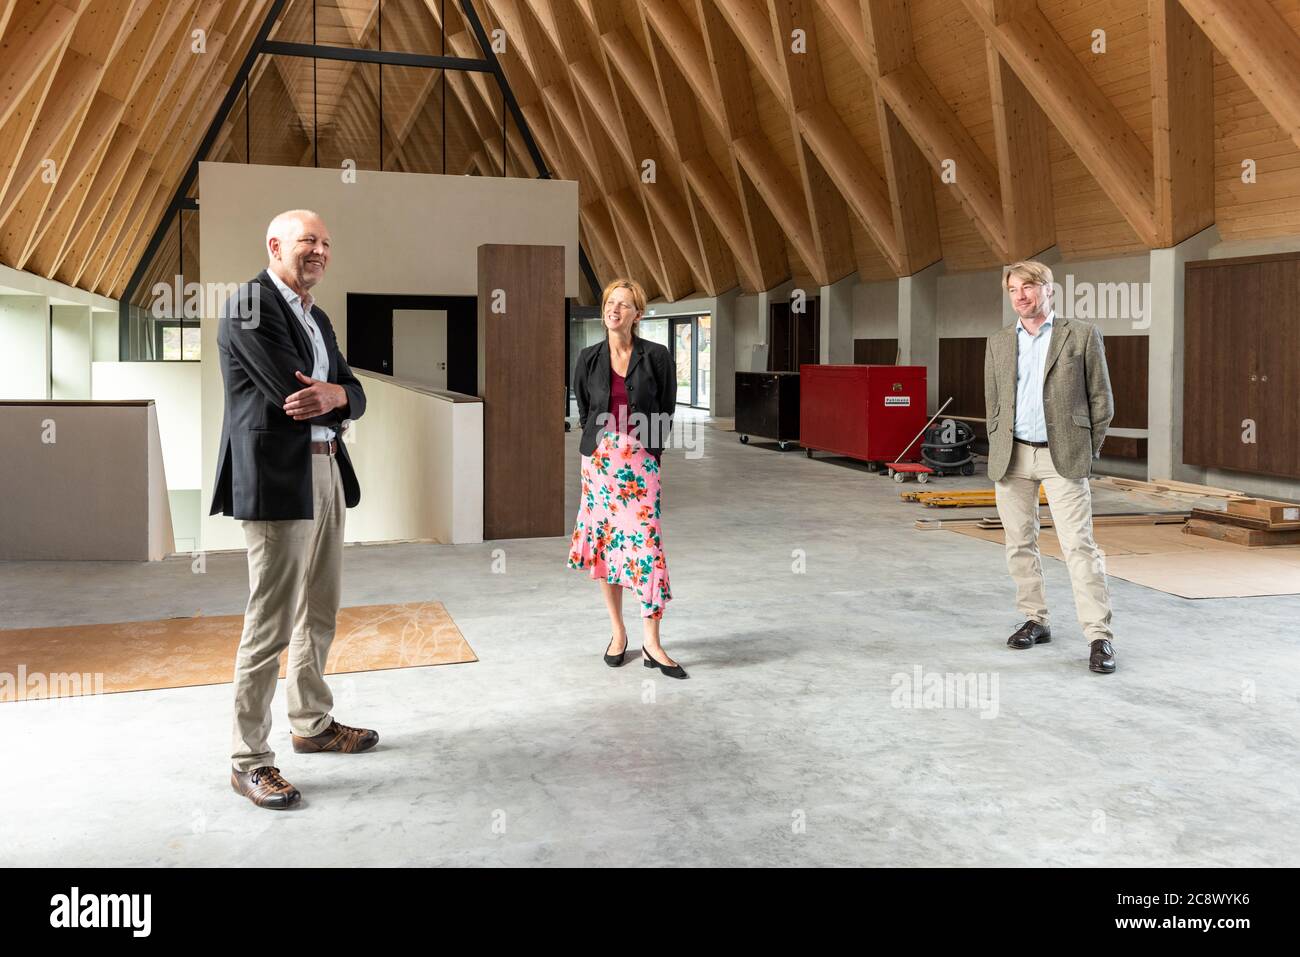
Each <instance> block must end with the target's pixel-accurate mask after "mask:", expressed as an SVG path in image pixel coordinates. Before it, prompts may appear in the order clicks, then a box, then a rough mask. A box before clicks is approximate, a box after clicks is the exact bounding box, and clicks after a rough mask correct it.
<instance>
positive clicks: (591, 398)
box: [569, 279, 686, 678]
mask: <svg viewBox="0 0 1300 957" xmlns="http://www.w3.org/2000/svg"><path fill="white" fill-rule="evenodd" d="M645 307H646V296H645V290H644V289H642V288H641V285H640V284H639V283H637V282H636V281H635V280H632V279H615V280H614V281H613V282H611V283H610V284H609V285H608V286H606V287H605V291H604V293H603V295H602V296H601V315H602V316H603V317H604V320H605V339H603V340H602V341H601V342H598V343H596V344H595V345H592V346H588V347H587V348H586V349H583V350H582V352H581V353H580V354H579V356H578V362H577V364H576V366H575V367H574V370H573V391H574V393H575V394H576V396H577V399H578V421H579V423H580V425H581V427H582V442H581V445H580V446H579V450H580V451H581V453H582V493H581V495H580V497H579V500H578V519H577V522H576V523H575V525H574V529H573V538H572V542H571V547H570V549H569V567H570V568H579V569H587V570H588V571H589V573H590V575H591V577H592V578H594V579H596V580H597V581H599V582H600V583H601V589H602V591H603V592H604V594H605V607H606V609H607V610H608V611H609V620H610V627H611V629H612V634H611V637H610V640H609V645H608V647H607V648H606V649H605V663H606V664H608V665H610V666H611V667H617V666H619V665H621V664H623V662H624V660H625V658H626V654H627V630H626V629H625V628H624V626H623V592H624V590H625V589H626V590H630V591H631V592H632V593H633V594H634V595H635V597H636V600H637V601H639V602H640V604H641V619H642V630H643V638H642V641H641V655H642V659H641V660H642V662H643V663H644V665H645V667H647V668H657V669H658V670H659V671H661V672H663V673H664V674H666V675H668V676H670V677H673V678H685V677H686V671H685V670H684V669H683V668H682V666H681V665H679V664H678V663H677V662H675V661H674V660H673V659H672V658H670V657H668V654H667V652H665V651H664V650H663V646H662V645H660V643H659V622H660V620H661V619H662V618H663V613H664V606H665V605H667V603H668V601H669V599H670V598H671V597H672V593H671V590H670V589H669V586H668V565H667V563H666V562H665V560H664V548H663V539H662V537H661V532H660V525H659V474H660V472H659V465H660V458H661V457H662V454H663V447H664V444H665V442H666V441H667V439H668V432H669V429H670V428H671V425H672V414H673V409H674V407H675V405H676V397H677V373H676V370H675V369H674V367H673V357H672V354H671V353H670V352H669V351H668V348H667V347H666V346H662V345H660V344H659V343H657V342H648V341H646V340H645V339H642V338H641V336H639V335H638V334H637V324H638V323H639V322H640V321H641V316H642V315H643V314H644V313H645Z"/></svg>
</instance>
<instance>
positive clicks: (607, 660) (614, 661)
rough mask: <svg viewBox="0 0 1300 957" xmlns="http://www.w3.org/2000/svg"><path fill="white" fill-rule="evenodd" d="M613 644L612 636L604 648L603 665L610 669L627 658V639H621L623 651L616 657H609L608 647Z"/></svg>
mask: <svg viewBox="0 0 1300 957" xmlns="http://www.w3.org/2000/svg"><path fill="white" fill-rule="evenodd" d="M613 644H614V638H613V636H610V639H609V644H608V645H606V646H605V664H607V665H609V666H610V667H611V668H617V667H618V666H619V665H621V664H622V663H623V659H625V658H626V657H627V639H626V638H624V639H623V650H622V651H620V652H619V653H618V654H616V655H611V654H610V653H609V649H610V646H612V645H613Z"/></svg>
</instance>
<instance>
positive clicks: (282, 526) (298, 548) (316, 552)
mask: <svg viewBox="0 0 1300 957" xmlns="http://www.w3.org/2000/svg"><path fill="white" fill-rule="evenodd" d="M311 478H312V498H313V500H314V503H315V512H314V514H315V516H316V517H315V518H312V519H307V520H304V521H278V522H244V523H242V524H243V526H244V540H245V541H246V542H247V543H248V591H249V595H248V610H247V611H245V612H244V633H243V636H242V637H241V638H240V640H239V654H238V655H237V656H236V657H235V732H234V752H233V753H232V754H231V763H232V764H233V765H234V766H235V767H236V768H238V769H239V770H240V771H251V770H253V769H254V768H260V767H266V766H269V765H274V764H275V753H274V752H273V751H272V750H271V746H270V742H269V740H268V736H269V734H270V732H271V699H272V698H274V697H275V683H276V680H277V679H278V678H279V674H280V653H281V652H282V651H284V649H285V648H286V647H287V648H288V649H289V668H288V672H287V683H288V692H289V726H290V728H291V729H292V730H293V733H294V734H297V735H303V736H311V735H316V734H320V733H321V732H322V731H324V730H325V729H326V728H327V727H329V724H330V709H331V708H332V707H333V706H334V698H333V696H332V695H331V694H330V689H329V686H328V685H326V684H325V656H326V655H328V654H329V650H330V643H331V642H332V641H333V640H334V620H335V617H336V616H337V614H338V610H339V586H340V580H341V577H342V571H343V518H344V515H345V514H346V512H347V506H346V504H345V503H344V501H343V480H342V479H341V478H340V477H339V468H338V465H337V463H336V462H335V461H334V457H333V456H332V455H313V456H312V457H311Z"/></svg>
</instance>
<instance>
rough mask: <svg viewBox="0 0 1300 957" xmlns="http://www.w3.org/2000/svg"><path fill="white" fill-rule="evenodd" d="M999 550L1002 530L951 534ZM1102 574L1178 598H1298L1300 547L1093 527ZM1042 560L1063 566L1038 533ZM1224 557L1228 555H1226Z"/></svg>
mask: <svg viewBox="0 0 1300 957" xmlns="http://www.w3.org/2000/svg"><path fill="white" fill-rule="evenodd" d="M947 530H948V531H953V532H957V533H958V534H959V535H966V536H968V537H970V538H978V539H982V540H983V541H986V542H993V543H995V544H998V545H1001V544H1002V543H1003V539H1002V531H1001V530H1000V529H986V528H950V529H947ZM1093 534H1094V536H1095V537H1096V539H1097V544H1098V545H1100V546H1101V547H1102V550H1103V551H1105V553H1106V573H1107V574H1108V575H1110V576H1111V577H1112V578H1122V579H1123V580H1124V581H1129V582H1133V583H1134V584H1135V585H1143V586H1145V587H1147V588H1153V589H1155V590H1156V591H1162V592H1165V593H1166V594H1169V595H1177V596H1179V597H1180V598H1254V597H1261V596H1264V595H1296V594H1300V546H1282V547H1277V548H1247V547H1246V546H1244V545H1234V544H1231V543H1230V542H1219V541H1215V540H1214V539H1211V538H1200V537H1198V536H1195V535H1186V534H1184V533H1183V530H1182V526H1181V525H1097V526H1094V529H1093ZM1038 548H1039V551H1041V552H1042V553H1043V554H1044V555H1046V556H1048V557H1051V558H1055V559H1057V560H1058V561H1060V560H1063V556H1062V554H1061V544H1060V542H1058V541H1057V539H1056V534H1055V532H1054V531H1053V530H1052V529H1050V528H1045V529H1043V530H1042V531H1041V532H1040V533H1039V537H1038ZM1225 553H1226V554H1225Z"/></svg>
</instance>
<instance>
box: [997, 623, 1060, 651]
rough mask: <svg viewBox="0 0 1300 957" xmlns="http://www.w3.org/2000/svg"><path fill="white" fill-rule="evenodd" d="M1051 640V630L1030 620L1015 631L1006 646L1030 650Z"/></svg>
mask: <svg viewBox="0 0 1300 957" xmlns="http://www.w3.org/2000/svg"><path fill="white" fill-rule="evenodd" d="M1051 640H1052V629H1050V628H1048V627H1047V626H1046V625H1044V624H1042V623H1040V622H1037V621H1034V620H1033V619H1032V618H1031V619H1029V621H1027V622H1025V623H1024V624H1023V625H1021V626H1020V627H1019V628H1017V629H1016V630H1015V633H1014V634H1012V636H1011V637H1010V638H1008V639H1007V644H1008V645H1010V646H1011V647H1012V648H1032V647H1034V645H1041V644H1043V643H1044V642H1046V641H1051Z"/></svg>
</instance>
